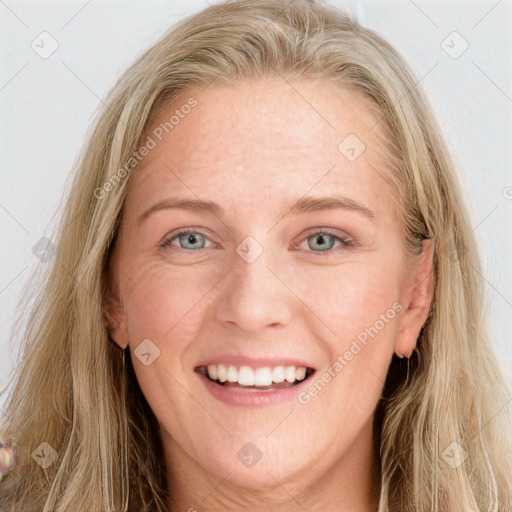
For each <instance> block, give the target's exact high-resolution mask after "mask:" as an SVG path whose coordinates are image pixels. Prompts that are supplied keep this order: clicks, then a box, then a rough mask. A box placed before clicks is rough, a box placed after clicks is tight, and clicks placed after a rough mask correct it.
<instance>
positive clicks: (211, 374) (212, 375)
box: [207, 364, 217, 380]
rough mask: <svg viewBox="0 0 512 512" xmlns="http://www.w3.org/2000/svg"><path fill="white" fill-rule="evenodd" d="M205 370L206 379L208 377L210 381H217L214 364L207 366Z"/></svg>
mask: <svg viewBox="0 0 512 512" xmlns="http://www.w3.org/2000/svg"><path fill="white" fill-rule="evenodd" d="M207 370H208V377H210V379H213V380H217V366H216V365H214V364H209V365H208V368H207Z"/></svg>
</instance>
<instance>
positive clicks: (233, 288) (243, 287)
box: [217, 236, 291, 332]
mask: <svg viewBox="0 0 512 512" xmlns="http://www.w3.org/2000/svg"><path fill="white" fill-rule="evenodd" d="M259 238H260V240H261V241H258V240H256V239H255V238H254V237H252V236H249V237H247V238H245V239H244V240H243V241H242V242H241V243H240V244H239V245H238V246H237V247H236V254H235V257H234V262H233V265H234V268H233V271H232V272H231V273H230V274H231V275H230V277H229V279H228V282H227V283H226V284H225V290H224V291H225V294H224V297H223V299H222V300H221V301H220V303H219V305H218V308H219V309H218V312H217V315H218V319H219V320H220V321H224V322H232V323H236V324H238V325H239V326H240V327H241V328H243V329H244V330H245V331H251V332H256V331H258V330H260V329H262V328H264V327H265V326H268V325H274V324H285V323H286V322H287V321H288V319H289V314H290V312H289V307H290V299H291V296H290V292H289V291H288V290H287V289H286V286H285V285H284V284H283V282H281V280H280V279H278V277H277V276H276V275H275V270H274V269H275V268H277V267H279V266H280V265H279V264H278V262H277V261H275V260H276V258H277V257H278V254H277V251H273V250H270V249H269V248H267V247H264V244H265V245H266V243H268V239H269V238H268V237H266V238H265V240H262V237H259ZM271 269H272V270H271Z"/></svg>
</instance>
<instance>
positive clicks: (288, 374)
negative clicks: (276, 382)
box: [284, 366, 295, 382]
mask: <svg viewBox="0 0 512 512" xmlns="http://www.w3.org/2000/svg"><path fill="white" fill-rule="evenodd" d="M284 378H285V379H286V380H287V381H288V382H295V366H287V367H286V368H285V369H284Z"/></svg>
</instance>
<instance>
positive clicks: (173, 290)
mask: <svg viewBox="0 0 512 512" xmlns="http://www.w3.org/2000/svg"><path fill="white" fill-rule="evenodd" d="M125 276H126V280H125V287H124V289H123V290H122V292H121V293H122V294H123V297H124V306H125V312H126V316H127V321H128V328H129V334H130V340H131V341H132V342H133V343H135V344H137V343H138V342H139V341H141V340H143V339H145V338H149V339H152V340H155V343H157V344H158V345H159V346H163V345H162V344H166V343H168V342H169V341H170V340H172V343H173V349H174V350H176V349H178V348H179V347H180V346H185V345H186V344H187V343H188V341H189V340H191V339H193V337H194V335H195V333H196V330H197V328H198V325H199V324H200V322H201V318H202V317H203V315H204V310H205V307H206V306H207V305H208V304H209V303H210V302H211V301H212V300H213V299H214V297H215V296H216V294H217V289H216V287H215V283H216V282H217V281H218V280H219V279H220V278H221V276H222V273H219V271H218V270H214V269H213V267H210V268H206V267H204V266H203V267H200V266H188V267H176V266H170V265H166V264H164V263H163V262H162V261H158V260H155V261H151V260H149V261H147V260H146V261H140V262H134V263H133V264H132V265H130V266H129V267H127V269H126V272H125Z"/></svg>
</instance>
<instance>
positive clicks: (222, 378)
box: [194, 364, 315, 391]
mask: <svg viewBox="0 0 512 512" xmlns="http://www.w3.org/2000/svg"><path fill="white" fill-rule="evenodd" d="M194 371H195V372H197V373H200V374H202V375H204V376H205V377H206V378H207V379H208V380H210V381H212V382H214V383H215V384H218V385H219V386H223V387H233V388H239V389H247V390H258V391H273V390H276V389H283V388H290V387H293V386H296V385H297V384H299V383H301V382H302V381H304V380H306V379H308V378H309V377H310V376H311V375H312V374H313V373H314V372H315V370H314V369H313V368H309V367H304V366H297V367H295V366H275V367H273V368H271V367H268V366H267V367H263V368H256V369H253V368H251V367H249V366H240V367H236V366H233V365H224V364H218V365H217V364H215V365H213V364H212V365H208V366H198V367H197V368H195V369H194Z"/></svg>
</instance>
